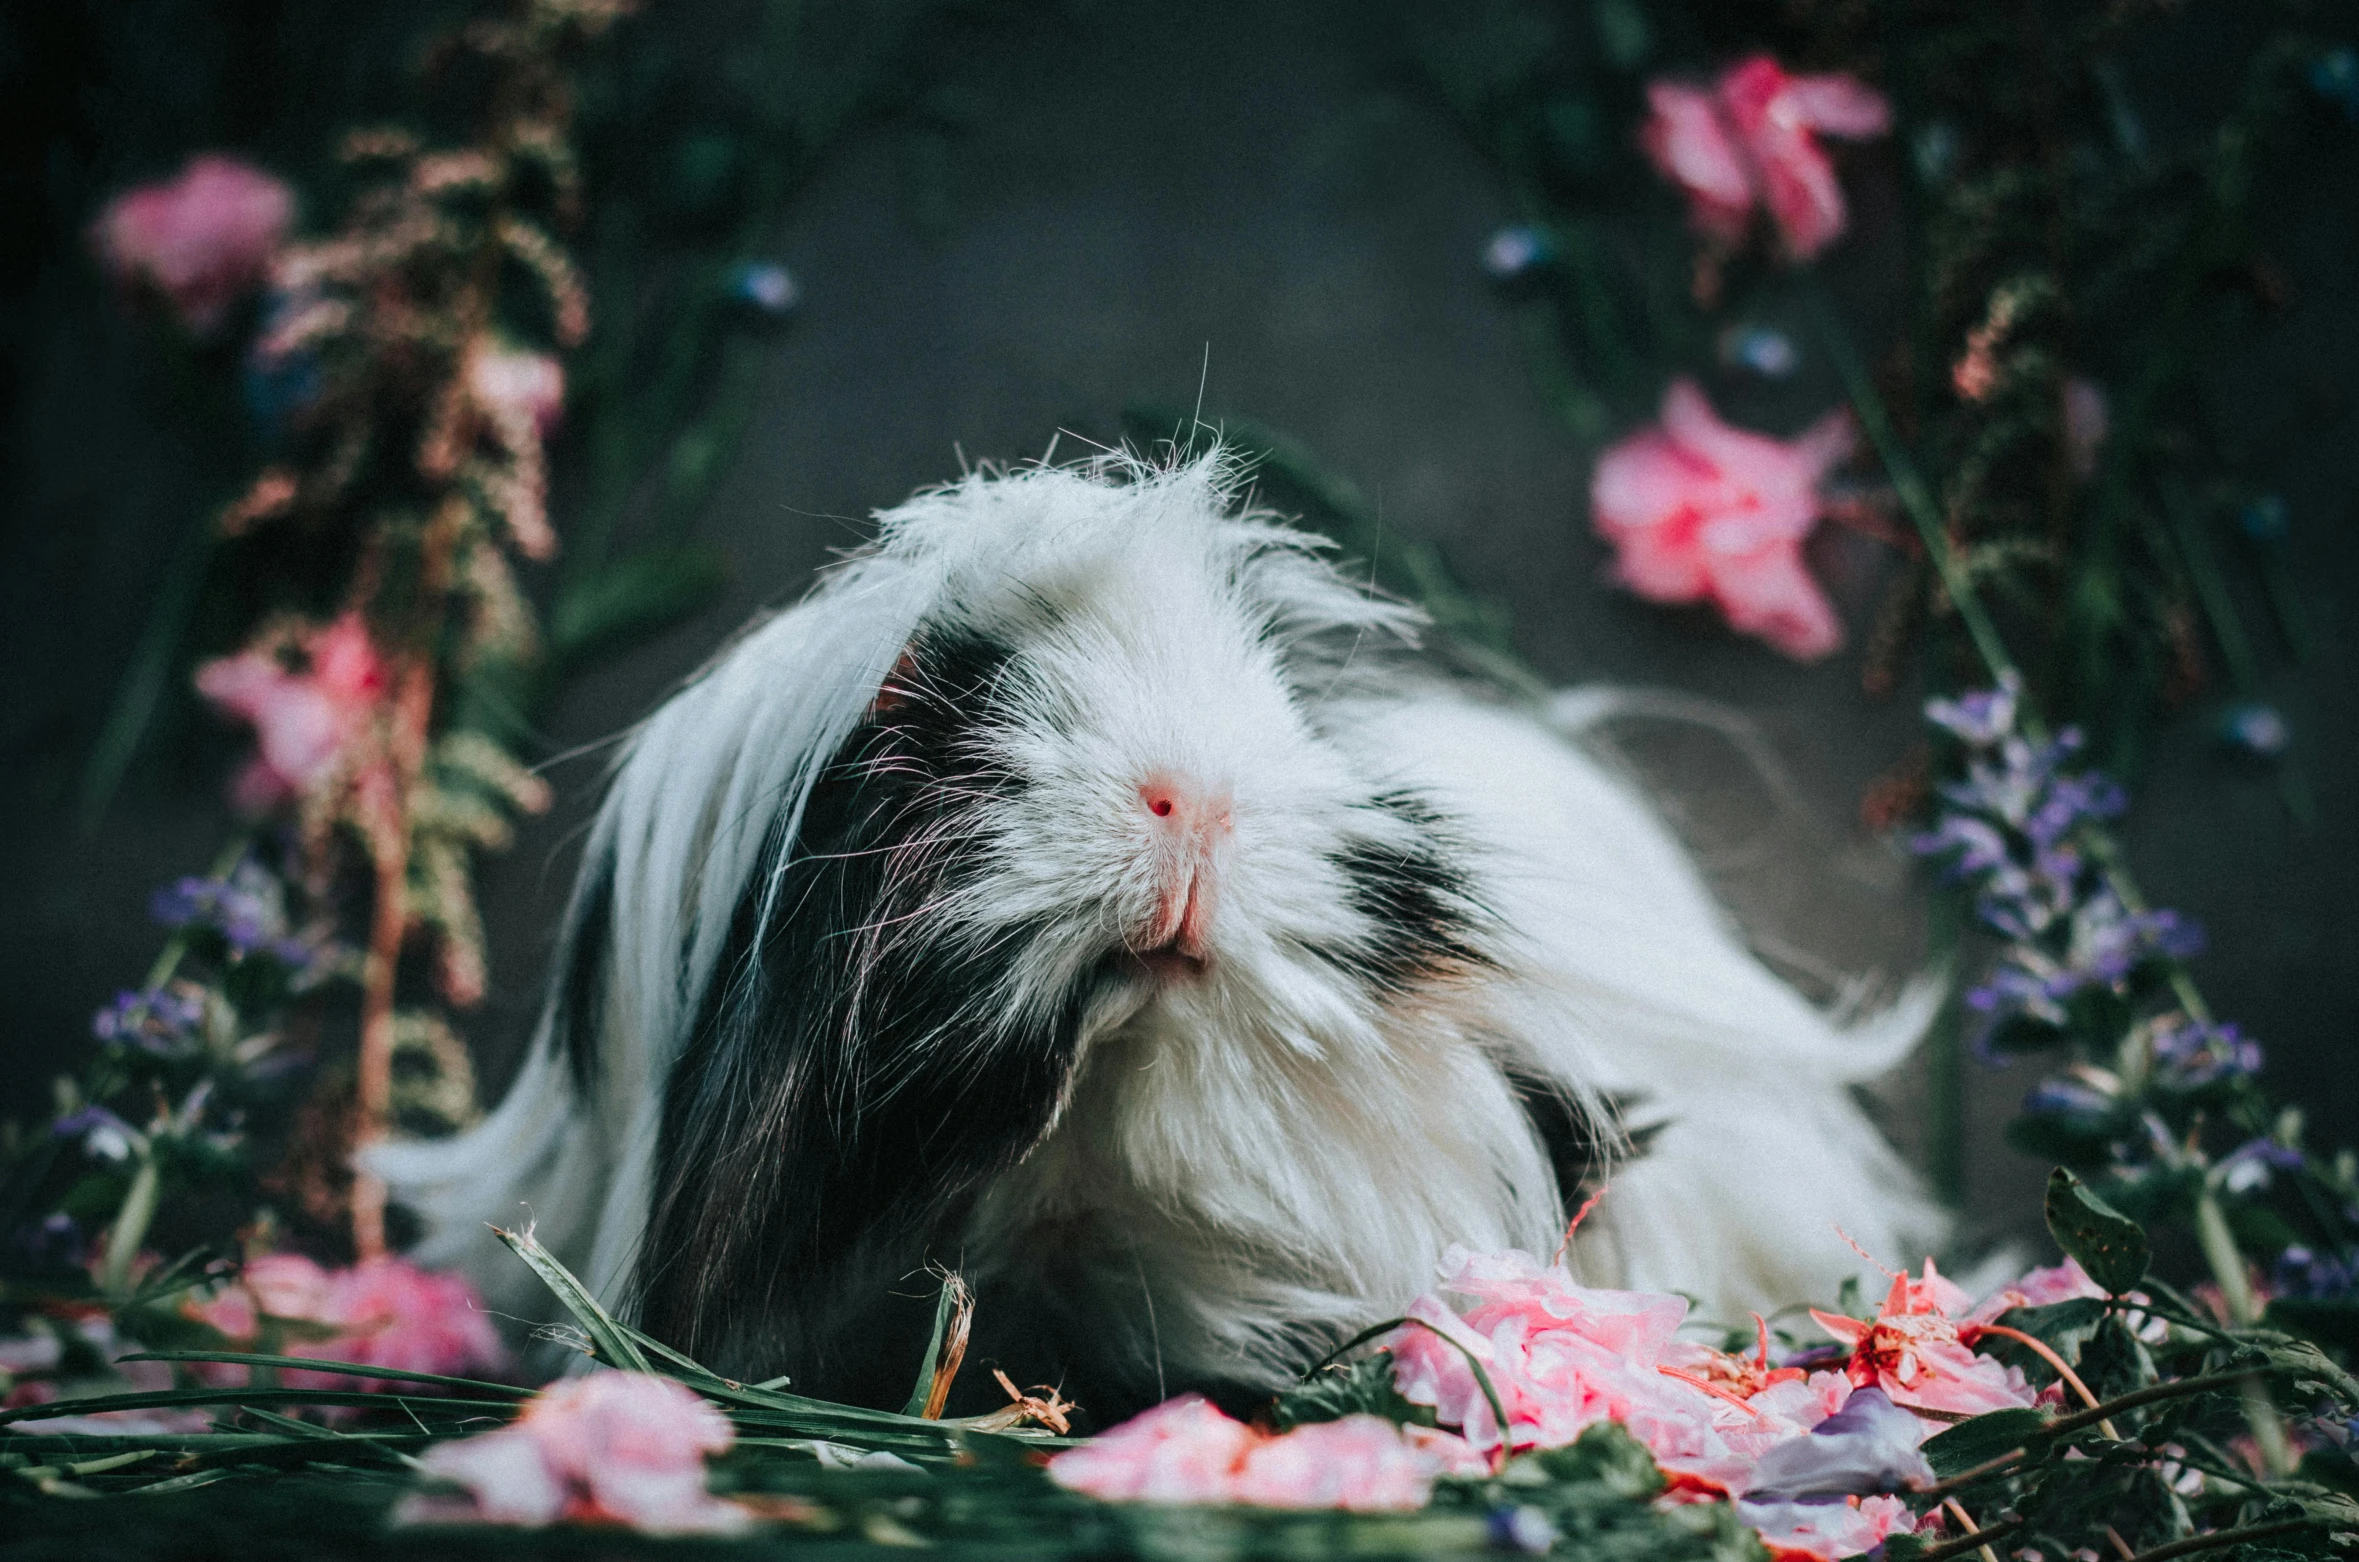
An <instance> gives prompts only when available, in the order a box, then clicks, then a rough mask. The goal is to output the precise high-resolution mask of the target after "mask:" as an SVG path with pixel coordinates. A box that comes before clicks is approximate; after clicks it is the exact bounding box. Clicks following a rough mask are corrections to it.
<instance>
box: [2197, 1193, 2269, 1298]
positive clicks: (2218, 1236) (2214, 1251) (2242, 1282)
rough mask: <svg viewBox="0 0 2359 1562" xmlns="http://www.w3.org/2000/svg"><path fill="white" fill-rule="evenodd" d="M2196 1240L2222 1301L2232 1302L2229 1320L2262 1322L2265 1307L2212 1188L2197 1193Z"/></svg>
mask: <svg viewBox="0 0 2359 1562" xmlns="http://www.w3.org/2000/svg"><path fill="white" fill-rule="evenodd" d="M2195 1240H2196V1241H2197V1243H2199V1244H2200V1245H2201V1246H2202V1248H2203V1260H2204V1262H2205V1263H2206V1264H2209V1265H2210V1266H2211V1271H2212V1278H2213V1280H2215V1281H2216V1282H2217V1283H2218V1285H2219V1287H2220V1298H2221V1300H2223V1301H2224V1302H2226V1303H2227V1304H2228V1321H2229V1322H2230V1323H2233V1324H2236V1325H2238V1326H2239V1327H2249V1326H2251V1325H2252V1324H2254V1323H2257V1322H2259V1321H2260V1316H2261V1306H2260V1302H2259V1300H2258V1299H2257V1298H2255V1297H2254V1295H2253V1288H2252V1282H2251V1280H2250V1279H2249V1278H2248V1277H2247V1276H2246V1274H2245V1269H2244V1254H2243V1253H2242V1252H2240V1251H2238V1249H2237V1246H2236V1237H2235V1234H2234V1233H2233V1232H2231V1231H2229V1229H2228V1217H2227V1215H2226V1214H2225V1213H2224V1212H2223V1211H2222V1210H2221V1208H2220V1201H2219V1200H2218V1199H2216V1198H2214V1197H2213V1196H2212V1194H2211V1191H2210V1190H2209V1189H2206V1190H2205V1191H2204V1192H2203V1193H2201V1194H2199V1195H2197V1196H2196V1200H2195Z"/></svg>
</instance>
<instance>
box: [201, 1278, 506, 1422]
mask: <svg viewBox="0 0 2359 1562" xmlns="http://www.w3.org/2000/svg"><path fill="white" fill-rule="evenodd" d="M188 1310H189V1312H190V1314H191V1316H193V1317H195V1318H197V1319H198V1320H199V1321H201V1322H204V1323H208V1324H210V1325H212V1326H213V1327H214V1328H216V1329H218V1330H220V1331H221V1332H222V1333H223V1334H225V1335H227V1336H229V1338H230V1339H232V1340H234V1341H236V1342H238V1344H239V1345H240V1346H243V1347H251V1346H254V1345H257V1344H259V1343H261V1341H262V1340H263V1337H264V1336H265V1334H266V1333H267V1332H269V1328H270V1324H271V1322H272V1321H273V1320H276V1321H278V1322H281V1323H292V1324H297V1325H305V1326H308V1327H306V1328H303V1329H302V1330H300V1331H295V1337H293V1338H287V1339H283V1340H280V1341H278V1342H277V1344H276V1345H275V1347H274V1348H275V1349H276V1351H277V1352H278V1353H279V1354H280V1355H286V1356H305V1357H310V1358H313V1359H316V1360H319V1361H323V1362H327V1361H349V1362H352V1363H355V1364H356V1365H359V1366H366V1367H389V1368H392V1369H394V1370H395V1371H400V1372H430V1373H434V1374H437V1375H439V1376H444V1377H468V1376H479V1375H481V1374H483V1373H486V1372H496V1371H499V1370H500V1369H501V1368H502V1367H503V1366H504V1365H505V1364H506V1358H507V1351H506V1348H505V1347H504V1346H503V1345H502V1343H501V1340H500V1335H499V1330H498V1329H497V1328H495V1327H494V1326H493V1324H492V1321H491V1315H490V1314H489V1313H488V1312H486V1311H485V1310H484V1307H483V1302H482V1299H481V1298H480V1297H478V1296H477V1295H476V1294H475V1288H474V1287H473V1286H471V1285H469V1284H468V1283H467V1281H466V1280H465V1279H464V1278H463V1277H461V1276H459V1275H456V1274H447V1273H435V1272H433V1271H430V1270H425V1269H420V1268H418V1267H417V1266H416V1265H414V1264H410V1263H406V1262H404V1261H403V1260H401V1259H398V1258H374V1259H368V1260H365V1261H364V1262H362V1263H359V1264H356V1265H354V1266H353V1267H351V1268H350V1269H336V1270H329V1269H322V1268H321V1267H320V1266H319V1265H318V1264H315V1263H313V1262H312V1261H311V1260H310V1259H308V1258H305V1257H303V1256H302V1255H301V1254H299V1253H266V1254H263V1255H262V1256H261V1257H258V1258H255V1259H253V1260H251V1261H250V1262H248V1263H247V1265H246V1267H245V1270H244V1271H243V1272H242V1273H241V1274H240V1275H239V1277H238V1278H237V1279H236V1280H234V1281H232V1282H230V1283H229V1284H228V1285H225V1286H223V1287H222V1288H221V1289H220V1290H218V1291H216V1292H215V1293H213V1295H212V1296H211V1297H209V1298H207V1299H205V1300H204V1301H201V1302H194V1303H191V1304H190V1306H189V1309H188ZM322 1329H325V1330H332V1331H334V1332H333V1334H332V1336H331V1337H328V1338H320V1337H318V1334H317V1331H319V1330H322ZM206 1376H208V1377H209V1378H210V1379H211V1380H212V1381H229V1382H234V1381H239V1380H241V1379H242V1376H243V1369H242V1368H238V1367H233V1366H229V1365H227V1364H220V1365H217V1366H215V1367H213V1368H211V1369H209V1370H208V1371H207V1373H206ZM283 1377H284V1380H285V1382H286V1385H287V1386H288V1387H289V1388H357V1389H362V1390H376V1389H384V1388H390V1387H393V1386H394V1385H393V1384H392V1383H390V1382H389V1381H388V1380H386V1379H383V1378H367V1377H353V1376H350V1375H347V1374H344V1373H338V1372H312V1371H306V1370H303V1369H300V1368H291V1369H289V1370H288V1371H286V1372H285V1373H284V1374H283Z"/></svg>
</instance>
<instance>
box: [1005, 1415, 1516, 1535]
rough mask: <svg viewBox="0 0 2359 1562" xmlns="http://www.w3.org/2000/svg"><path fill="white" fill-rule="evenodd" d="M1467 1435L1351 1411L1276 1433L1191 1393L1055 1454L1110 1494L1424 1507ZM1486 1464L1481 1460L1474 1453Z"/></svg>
mask: <svg viewBox="0 0 2359 1562" xmlns="http://www.w3.org/2000/svg"><path fill="white" fill-rule="evenodd" d="M1469 1462H1470V1461H1469V1456H1468V1452H1467V1450H1466V1448H1465V1445H1464V1444H1463V1443H1460V1442H1459V1440H1458V1439H1456V1438H1452V1437H1448V1436H1446V1435H1444V1434H1440V1433H1436V1432H1433V1431H1431V1430H1430V1429H1427V1428H1422V1427H1419V1428H1401V1427H1396V1426H1394V1425H1393V1424H1392V1423H1391V1422H1389V1421H1386V1420H1383V1419H1382V1418H1380V1417H1377V1416H1346V1417H1344V1418H1343V1419H1342V1420H1340V1421H1325V1422H1318V1423H1314V1424H1312V1425H1309V1426H1298V1427H1296V1428H1294V1429H1293V1430H1292V1431H1290V1432H1283V1433H1280V1434H1278V1435H1277V1436H1275V1437H1273V1436H1270V1435H1269V1434H1267V1433H1264V1432H1260V1431H1257V1430H1255V1429H1254V1428H1252V1427H1250V1426H1247V1425H1245V1424H1244V1423H1243V1422H1241V1421H1237V1420H1234V1419H1232V1418H1231V1417H1229V1416H1228V1415H1227V1414H1225V1413H1224V1412H1222V1410H1221V1409H1220V1408H1219V1407H1218V1406H1216V1405H1214V1404H1213V1403H1212V1402H1211V1401H1209V1400H1207V1399H1205V1398H1204V1397H1203V1396H1202V1395H1200V1394H1183V1395H1181V1396H1179V1397H1178V1398H1177V1399H1171V1400H1166V1401H1165V1402H1164V1403H1162V1404H1160V1405H1157V1406H1156V1407H1155V1408H1154V1409H1152V1410H1149V1411H1147V1412H1145V1413H1144V1414H1142V1415H1138V1416H1134V1417H1132V1418H1131V1419H1130V1420H1128V1421H1125V1422H1123V1423H1122V1424H1121V1425H1120V1426H1118V1427H1115V1428H1113V1429H1112V1430H1111V1431H1108V1432H1106V1433H1104V1434H1103V1435H1101V1436H1098V1437H1094V1438H1092V1439H1090V1440H1089V1441H1088V1442H1086V1443H1083V1444H1082V1445H1081V1446H1079V1447H1078V1448H1069V1449H1067V1450H1065V1451H1064V1452H1063V1453H1060V1454H1058V1455H1057V1456H1056V1457H1055V1458H1054V1459H1051V1460H1050V1461H1049V1466H1048V1473H1049V1476H1050V1478H1051V1479H1052V1480H1054V1481H1055V1482H1056V1483H1057V1484H1058V1485H1060V1486H1063V1487H1065V1488H1066V1489H1067V1490H1069V1491H1077V1492H1081V1493H1083V1494H1085V1495H1087V1496H1091V1497H1095V1498H1097V1499H1099V1500H1100V1501H1102V1502H1168V1503H1219V1502H1245V1503H1253V1504H1256V1505H1259V1506H1261V1507H1266V1508H1351V1509H1356V1510H1362V1511H1373V1510H1378V1509H1394V1508H1417V1507H1422V1506H1424V1504H1425V1500H1426V1498H1427V1497H1428V1496H1429V1495H1430V1494H1431V1492H1432V1490H1433V1478H1434V1476H1435V1475H1436V1474H1437V1473H1439V1472H1441V1471H1442V1470H1444V1469H1451V1470H1465V1469H1467V1468H1468V1467H1469ZM1472 1463H1473V1466H1474V1467H1476V1468H1480V1467H1481V1461H1479V1460H1474V1461H1472Z"/></svg>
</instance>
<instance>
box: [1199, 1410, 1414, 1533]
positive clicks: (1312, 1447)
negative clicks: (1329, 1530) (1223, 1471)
mask: <svg viewBox="0 0 2359 1562" xmlns="http://www.w3.org/2000/svg"><path fill="white" fill-rule="evenodd" d="M1437 1465H1438V1461H1437V1460H1436V1459H1435V1458H1434V1457H1433V1456H1432V1455H1431V1454H1428V1453H1425V1452H1422V1451H1420V1450H1419V1449H1418V1448H1416V1447H1414V1446H1412V1445H1411V1444H1410V1443H1408V1442H1407V1441H1405V1440H1404V1439H1403V1438H1402V1436H1401V1432H1400V1429H1399V1428H1398V1427H1396V1426H1394V1425H1393V1424H1392V1423H1391V1422H1390V1421H1386V1420H1383V1419H1381V1418H1379V1417H1376V1416H1346V1417H1344V1418H1343V1419H1342V1420H1340V1421H1322V1422H1316V1423H1314V1424H1312V1425H1309V1426H1300V1427H1296V1428H1295V1429H1294V1430H1292V1431H1290V1432H1287V1433H1286V1434H1284V1435H1283V1436H1280V1437H1272V1438H1268V1439H1265V1440H1264V1441H1262V1442H1260V1443H1258V1444H1256V1445H1255V1446H1254V1447H1252V1448H1251V1449H1249V1450H1247V1452H1246V1455H1245V1460H1244V1463H1243V1465H1242V1467H1240V1468H1239V1470H1238V1471H1237V1475H1236V1478H1235V1480H1234V1481H1233V1482H1232V1484H1231V1486H1230V1496H1231V1498H1232V1500H1234V1501H1237V1502H1250V1503H1254V1504H1257V1505H1258V1506H1261V1507H1265V1508H1350V1509H1354V1510H1356V1511H1362V1512H1367V1511H1375V1510H1381V1509H1387V1508H1422V1507H1424V1506H1425V1500H1426V1498H1427V1497H1429V1496H1430V1495H1432V1492H1433V1477H1434V1473H1435V1470H1436V1468H1437Z"/></svg>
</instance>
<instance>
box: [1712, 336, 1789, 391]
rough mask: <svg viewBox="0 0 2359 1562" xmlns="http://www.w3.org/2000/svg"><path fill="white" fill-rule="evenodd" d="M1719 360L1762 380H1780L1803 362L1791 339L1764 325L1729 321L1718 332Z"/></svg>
mask: <svg viewBox="0 0 2359 1562" xmlns="http://www.w3.org/2000/svg"><path fill="white" fill-rule="evenodd" d="M1720 361H1721V362H1723V363H1725V364H1728V365H1730V366H1731V367H1733V368H1738V369H1748V370H1750V371H1752V372H1753V373H1755V374H1758V375H1760V376H1761V377H1762V378H1763V379H1765V380H1782V379H1784V378H1785V377H1786V376H1787V375H1789V374H1792V373H1793V372H1794V371H1795V370H1796V369H1798V368H1800V367H1801V366H1802V355H1801V353H1799V352H1797V351H1796V350H1795V348H1794V339H1793V338H1792V337H1790V336H1788V335H1786V333H1785V332H1783V331H1780V330H1776V329H1774V328H1773V327H1770V326H1765V325H1732V326H1730V327H1729V328H1728V329H1727V330H1725V331H1723V332H1721V333H1720Z"/></svg>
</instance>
